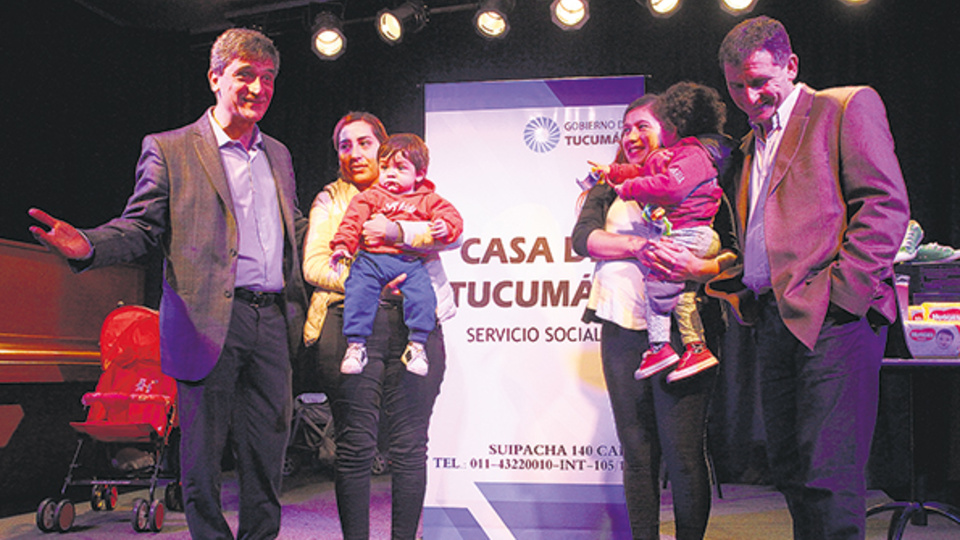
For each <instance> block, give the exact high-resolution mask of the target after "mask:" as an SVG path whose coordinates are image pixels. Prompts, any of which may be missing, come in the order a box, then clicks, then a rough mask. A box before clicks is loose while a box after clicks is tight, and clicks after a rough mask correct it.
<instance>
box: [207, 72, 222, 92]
mask: <svg viewBox="0 0 960 540" xmlns="http://www.w3.org/2000/svg"><path fill="white" fill-rule="evenodd" d="M207 82H208V83H210V91H212V92H213V93H214V94H216V93H217V92H218V91H219V90H220V75H218V74H217V73H214V71H213V70H212V69H211V70H210V71H207Z"/></svg>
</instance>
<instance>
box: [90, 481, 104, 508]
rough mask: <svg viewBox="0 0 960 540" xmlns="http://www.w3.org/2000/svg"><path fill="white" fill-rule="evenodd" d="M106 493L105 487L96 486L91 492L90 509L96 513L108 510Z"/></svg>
mask: <svg viewBox="0 0 960 540" xmlns="http://www.w3.org/2000/svg"><path fill="white" fill-rule="evenodd" d="M104 491H106V489H105V486H96V485H95V486H93V488H92V489H91V490H90V508H91V509H92V510H93V511H94V512H99V511H101V510H106V509H107V503H106V501H105V500H104Z"/></svg>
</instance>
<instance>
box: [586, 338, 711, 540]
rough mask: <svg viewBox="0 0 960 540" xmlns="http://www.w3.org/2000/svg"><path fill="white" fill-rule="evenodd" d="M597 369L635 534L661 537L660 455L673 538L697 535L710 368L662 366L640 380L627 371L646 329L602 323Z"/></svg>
mask: <svg viewBox="0 0 960 540" xmlns="http://www.w3.org/2000/svg"><path fill="white" fill-rule="evenodd" d="M600 344H601V356H602V358H603V374H604V378H605V380H606V383H607V391H608V393H609V395H610V405H611V407H612V408H613V419H614V423H615V424H616V428H617V437H618V438H619V439H620V445H621V446H622V448H623V460H624V469H623V490H624V494H625V495H626V500H627V513H628V515H629V517H630V527H631V530H632V532H633V538H635V539H656V538H660V459H661V457H662V458H663V460H664V462H665V463H666V466H667V475H668V478H669V479H670V485H671V490H672V493H673V505H674V515H675V518H676V525H677V539H678V540H691V539H701V538H703V534H704V532H705V531H706V528H707V519H708V517H709V514H710V497H711V494H710V478H709V474H708V470H707V460H706V454H705V452H704V441H705V426H706V414H707V406H708V404H709V401H710V393H711V390H712V388H713V382H714V378H715V377H716V370H710V371H708V372H705V373H701V374H698V375H696V376H694V377H690V378H688V379H684V380H682V381H678V382H675V383H668V382H667V381H666V375H667V373H668V372H669V370H664V371H662V372H660V373H657V374H656V375H654V376H653V377H650V378H648V379H644V380H640V381H637V380H634V378H633V372H634V371H636V369H637V367H638V366H639V365H640V357H641V355H642V354H643V352H644V351H645V350H647V346H648V344H647V332H646V331H636V330H627V329H624V328H621V327H620V326H617V325H616V324H613V323H609V322H604V323H603V329H602V335H601V339H600Z"/></svg>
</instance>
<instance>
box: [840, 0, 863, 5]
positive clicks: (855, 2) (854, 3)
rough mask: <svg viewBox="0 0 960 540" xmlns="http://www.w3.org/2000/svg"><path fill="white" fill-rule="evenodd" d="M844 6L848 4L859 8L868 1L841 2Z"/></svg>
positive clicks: (851, 0) (849, 0)
mask: <svg viewBox="0 0 960 540" xmlns="http://www.w3.org/2000/svg"><path fill="white" fill-rule="evenodd" d="M841 1H842V2H843V3H844V4H850V5H851V6H859V5H862V4H866V3H867V2H869V1H870V0H841Z"/></svg>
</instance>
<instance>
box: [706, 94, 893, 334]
mask: <svg viewBox="0 0 960 540" xmlns="http://www.w3.org/2000/svg"><path fill="white" fill-rule="evenodd" d="M784 129H785V130H786V131H785V132H784V134H783V138H782V140H781V143H780V148H779V150H778V153H777V157H776V160H775V163H774V166H773V172H772V176H771V180H770V184H769V191H768V192H767V194H766V197H767V199H766V201H767V202H766V207H765V211H764V229H765V231H764V232H765V239H766V246H767V254H768V256H769V261H770V273H771V280H772V284H773V292H774V293H775V295H776V298H777V304H778V307H779V310H780V314H781V316H782V317H783V321H784V323H785V324H786V325H787V328H789V329H790V331H791V332H792V333H793V334H794V335H795V336H796V337H797V339H799V340H800V341H801V342H802V343H804V344H805V345H806V346H807V347H809V348H811V349H812V348H813V347H814V345H815V344H816V341H817V337H818V335H819V333H820V329H821V327H822V326H823V322H824V320H825V318H826V313H827V309H828V307H829V305H830V303H831V302H832V303H834V304H835V305H837V306H839V307H841V308H843V309H844V310H846V311H848V312H850V313H852V314H854V315H856V316H859V317H863V316H866V315H867V314H868V312H869V311H870V310H871V309H872V310H875V311H876V312H877V313H879V314H881V315H882V316H883V317H884V318H886V319H887V320H888V321H893V320H894V319H895V318H896V297H895V295H894V292H893V257H894V255H895V254H896V252H897V249H898V248H899V246H900V242H901V241H902V240H903V235H904V233H905V232H906V227H907V221H908V220H909V216H910V208H909V201H908V199H907V190H906V186H905V185H904V181H903V175H902V173H901V172H900V165H899V162H898V161H897V156H896V154H895V152H894V143H893V136H892V135H891V134H890V127H889V125H888V124H887V116H886V110H885V108H884V106H883V101H882V100H881V99H880V96H879V95H878V94H877V92H876V91H875V90H873V89H872V88H869V87H844V88H832V89H828V90H823V91H814V90H813V89H811V88H809V87H808V86H806V85H801V86H800V96H799V98H798V100H797V104H796V106H795V107H794V109H793V113H792V114H791V116H790V120H789V121H788V122H787V125H786V126H785V128H784ZM753 143H754V140H753V134H752V132H751V133H750V134H748V135H747V136H746V137H745V138H744V140H743V145H742V149H743V151H744V155H745V159H744V163H743V170H742V172H741V174H740V175H739V176H738V181H737V182H736V184H735V186H734V189H733V192H732V193H733V199H734V203H733V204H734V205H735V208H736V212H735V213H736V225H737V230H738V236H739V240H740V245H741V246H743V245H746V243H745V238H744V236H743V235H744V231H746V223H747V214H748V209H749V199H748V188H749V176H750V169H751V164H752V160H753ZM738 271H739V269H734V270H733V272H730V273H728V274H731V273H732V274H735V273H736V272H738ZM718 281H719V280H718ZM713 285H714V287H715V288H719V287H717V284H713ZM708 290H710V287H708ZM745 318H747V319H749V317H745Z"/></svg>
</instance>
